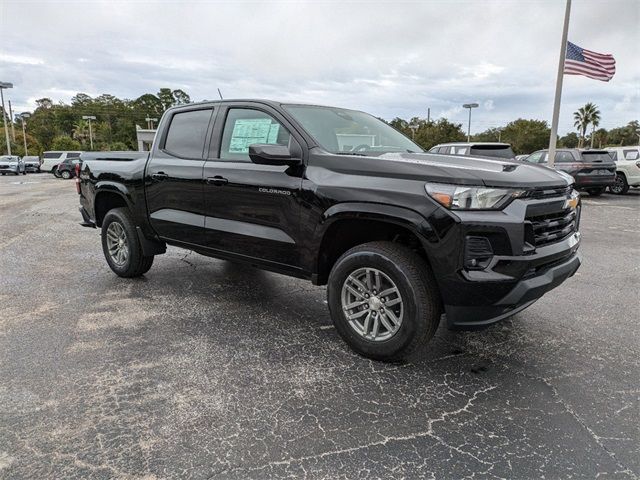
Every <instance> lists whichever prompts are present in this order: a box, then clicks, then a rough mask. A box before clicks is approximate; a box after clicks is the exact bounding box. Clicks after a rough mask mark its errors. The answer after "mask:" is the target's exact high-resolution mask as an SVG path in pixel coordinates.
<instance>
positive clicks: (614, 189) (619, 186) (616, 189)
mask: <svg viewBox="0 0 640 480" xmlns="http://www.w3.org/2000/svg"><path fill="white" fill-rule="evenodd" d="M609 190H611V193H616V194H620V193H622V190H624V180H623V179H622V177H621V176H620V175H616V179H615V182H614V184H613V185H611V186H610V187H609Z"/></svg>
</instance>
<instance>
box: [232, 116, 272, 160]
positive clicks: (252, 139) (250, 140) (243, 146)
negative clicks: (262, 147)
mask: <svg viewBox="0 0 640 480" xmlns="http://www.w3.org/2000/svg"><path fill="white" fill-rule="evenodd" d="M279 130H280V125H279V124H277V123H274V124H272V123H271V119H270V118H246V119H239V120H236V121H235V123H234V125H233V132H232V133H231V142H230V144H229V153H241V154H242V153H245V154H246V153H249V145H253V144H254V143H277V140H278V132H279Z"/></svg>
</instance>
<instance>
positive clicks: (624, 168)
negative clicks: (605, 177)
mask: <svg viewBox="0 0 640 480" xmlns="http://www.w3.org/2000/svg"><path fill="white" fill-rule="evenodd" d="M607 151H608V152H609V155H611V158H612V159H613V161H614V162H615V163H616V179H615V181H614V183H613V185H610V186H609V191H610V192H611V193H615V194H616V195H623V194H625V193H627V192H628V191H629V187H640V147H613V148H607Z"/></svg>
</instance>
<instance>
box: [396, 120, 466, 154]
mask: <svg viewBox="0 0 640 480" xmlns="http://www.w3.org/2000/svg"><path fill="white" fill-rule="evenodd" d="M409 123H410V125H415V126H416V127H417V129H416V136H415V141H416V143H417V144H418V145H420V146H421V147H422V148H424V149H425V150H428V149H430V148H431V147H433V146H434V145H438V144H439V143H445V142H462V141H464V140H466V138H467V136H466V135H465V134H464V132H463V131H462V124H460V123H452V122H450V121H449V120H447V119H446V118H440V119H438V120H437V121H429V122H427V121H426V120H423V119H418V118H413V119H411V122H409ZM407 136H408V137H409V138H411V131H409V134H408V135H407Z"/></svg>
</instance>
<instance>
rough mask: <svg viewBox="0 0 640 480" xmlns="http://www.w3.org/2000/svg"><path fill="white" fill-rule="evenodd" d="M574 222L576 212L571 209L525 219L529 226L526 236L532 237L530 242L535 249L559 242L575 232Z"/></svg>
mask: <svg viewBox="0 0 640 480" xmlns="http://www.w3.org/2000/svg"><path fill="white" fill-rule="evenodd" d="M576 220H577V212H576V210H575V209H573V208H567V209H565V210H562V211H560V212H555V213H548V214H545V215H537V216H531V217H527V222H528V223H529V224H530V225H531V232H530V235H528V236H529V237H532V238H530V240H533V245H535V246H536V247H540V246H543V245H548V244H550V243H554V242H559V241H560V240H562V239H564V238H566V237H568V236H569V235H571V234H572V233H574V232H575V231H576Z"/></svg>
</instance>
